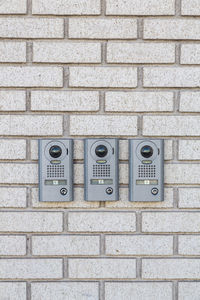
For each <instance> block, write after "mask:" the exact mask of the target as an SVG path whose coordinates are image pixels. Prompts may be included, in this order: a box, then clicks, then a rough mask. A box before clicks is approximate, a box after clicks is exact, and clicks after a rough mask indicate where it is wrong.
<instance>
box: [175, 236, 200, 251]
mask: <svg viewBox="0 0 200 300" xmlns="http://www.w3.org/2000/svg"><path fill="white" fill-rule="evenodd" d="M178 253H179V254H180V255H200V237H199V236H190V235H185V236H184V235H180V236H179V237H178Z"/></svg>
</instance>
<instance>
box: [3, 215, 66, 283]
mask: <svg viewBox="0 0 200 300" xmlns="http://www.w3.org/2000/svg"><path fill="white" fill-rule="evenodd" d="M0 217H1V224H0V231H2V232H9V231H13V232H61V231H62V229H63V228H62V227H63V220H62V218H63V214H62V213H61V212H25V211H23V212H1V213H0ZM0 277H1V276H0Z"/></svg>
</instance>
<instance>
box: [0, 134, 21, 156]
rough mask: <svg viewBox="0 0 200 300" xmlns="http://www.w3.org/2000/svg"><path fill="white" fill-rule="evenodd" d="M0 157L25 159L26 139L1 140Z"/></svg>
mask: <svg viewBox="0 0 200 300" xmlns="http://www.w3.org/2000/svg"><path fill="white" fill-rule="evenodd" d="M0 143H1V147H0V159H2V160H3V159H4V160H5V159H25V158H26V141H25V140H13V139H10V140H3V139H1V140H0Z"/></svg>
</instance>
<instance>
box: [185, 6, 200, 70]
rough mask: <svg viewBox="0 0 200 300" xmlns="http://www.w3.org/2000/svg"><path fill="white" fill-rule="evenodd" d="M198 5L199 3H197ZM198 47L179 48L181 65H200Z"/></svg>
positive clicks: (194, 45) (199, 50) (190, 45)
mask: <svg viewBox="0 0 200 300" xmlns="http://www.w3.org/2000/svg"><path fill="white" fill-rule="evenodd" d="M199 3H200V2H199ZM199 60H200V45H199V44H188V45H182V46H181V61H180V62H181V64H188V65H193V64H196V65H199V64H200V61H199Z"/></svg>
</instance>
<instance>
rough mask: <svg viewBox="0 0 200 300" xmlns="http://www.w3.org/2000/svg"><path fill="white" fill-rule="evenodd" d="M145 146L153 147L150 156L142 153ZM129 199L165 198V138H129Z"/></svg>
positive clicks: (149, 199) (146, 200)
mask: <svg viewBox="0 0 200 300" xmlns="http://www.w3.org/2000/svg"><path fill="white" fill-rule="evenodd" d="M145 146H150V147H151V151H152V153H151V155H150V154H149V155H150V156H149V157H144V156H143V155H142V153H141V150H142V149H145V148H146V147H145ZM143 147H144V148H143ZM146 155H147V156H148V153H147V154H146ZM129 200H130V201H135V202H148V201H150V202H151V201H152V202H154V201H163V200H164V140H158V139H153V140H152V139H143V140H142V139H133V140H129Z"/></svg>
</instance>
